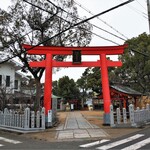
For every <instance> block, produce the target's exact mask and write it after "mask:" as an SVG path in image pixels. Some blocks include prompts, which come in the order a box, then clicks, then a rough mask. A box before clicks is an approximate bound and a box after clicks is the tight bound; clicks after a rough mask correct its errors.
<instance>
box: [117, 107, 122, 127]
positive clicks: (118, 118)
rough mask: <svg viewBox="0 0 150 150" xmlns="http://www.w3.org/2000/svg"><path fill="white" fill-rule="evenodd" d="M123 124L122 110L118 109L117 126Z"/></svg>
mask: <svg viewBox="0 0 150 150" xmlns="http://www.w3.org/2000/svg"><path fill="white" fill-rule="evenodd" d="M120 123H121V113H120V108H117V124H120Z"/></svg>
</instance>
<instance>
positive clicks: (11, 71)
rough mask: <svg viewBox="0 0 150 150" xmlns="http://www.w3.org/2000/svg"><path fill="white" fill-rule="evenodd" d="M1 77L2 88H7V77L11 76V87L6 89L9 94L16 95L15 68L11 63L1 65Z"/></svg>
mask: <svg viewBox="0 0 150 150" xmlns="http://www.w3.org/2000/svg"><path fill="white" fill-rule="evenodd" d="M0 75H2V86H3V87H6V76H10V86H9V87H7V88H6V91H7V93H14V80H15V68H14V66H13V65H12V64H11V63H4V64H0Z"/></svg>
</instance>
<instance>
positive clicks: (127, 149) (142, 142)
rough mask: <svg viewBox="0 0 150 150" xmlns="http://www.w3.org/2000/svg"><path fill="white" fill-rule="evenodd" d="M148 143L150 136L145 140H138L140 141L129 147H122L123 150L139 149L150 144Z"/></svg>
mask: <svg viewBox="0 0 150 150" xmlns="http://www.w3.org/2000/svg"><path fill="white" fill-rule="evenodd" d="M148 143H150V138H147V139H145V140H143V141H140V142H138V143H135V144H133V145H130V146H128V147H125V148H123V149H121V150H137V149H139V148H141V147H143V146H145V145H146V144H148Z"/></svg>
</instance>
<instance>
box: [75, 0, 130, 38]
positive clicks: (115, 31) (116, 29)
mask: <svg viewBox="0 0 150 150" xmlns="http://www.w3.org/2000/svg"><path fill="white" fill-rule="evenodd" d="M75 3H76V4H77V5H78V6H79V7H81V8H82V9H83V10H85V11H86V12H88V13H89V14H91V15H94V13H92V12H91V11H90V10H88V9H87V8H85V7H84V6H83V5H81V4H80V3H79V2H77V1H75ZM97 19H98V20H100V21H101V22H103V23H104V24H106V25H107V26H108V27H110V28H111V29H113V30H114V31H115V32H117V33H119V34H120V35H121V36H123V37H124V38H125V39H128V38H127V37H126V36H125V35H124V34H122V33H121V32H119V31H118V30H117V29H115V28H114V27H113V26H111V25H109V24H108V23H107V22H106V21H104V20H102V19H101V18H99V17H97Z"/></svg>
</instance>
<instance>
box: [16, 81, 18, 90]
mask: <svg viewBox="0 0 150 150" xmlns="http://www.w3.org/2000/svg"><path fill="white" fill-rule="evenodd" d="M15 89H18V80H15Z"/></svg>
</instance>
